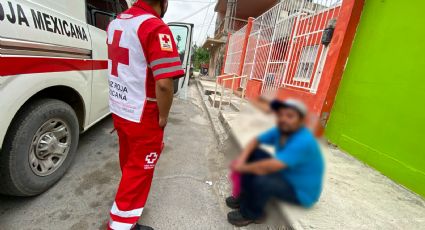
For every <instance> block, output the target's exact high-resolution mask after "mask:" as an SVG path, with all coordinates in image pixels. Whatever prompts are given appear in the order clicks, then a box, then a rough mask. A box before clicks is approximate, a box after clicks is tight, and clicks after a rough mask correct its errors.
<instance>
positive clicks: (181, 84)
mask: <svg viewBox="0 0 425 230" xmlns="http://www.w3.org/2000/svg"><path fill="white" fill-rule="evenodd" d="M168 26H169V27H170V29H171V32H172V33H173V36H174V40H175V41H176V44H177V48H178V52H179V55H180V59H181V62H182V68H183V69H184V70H185V76H184V77H182V78H179V79H176V80H175V81H174V93H175V95H176V96H179V97H181V98H186V97H187V87H188V85H189V78H190V73H191V71H190V66H191V57H192V32H193V24H189V23H181V22H171V23H168Z"/></svg>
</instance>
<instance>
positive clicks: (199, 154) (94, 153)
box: [0, 87, 233, 230]
mask: <svg viewBox="0 0 425 230" xmlns="http://www.w3.org/2000/svg"><path fill="white" fill-rule="evenodd" d="M200 103H201V100H200V98H199V97H198V96H197V95H196V91H195V90H194V88H193V87H192V88H191V90H190V92H189V98H188V100H181V99H177V100H176V101H175V104H174V106H173V109H172V112H171V119H170V122H169V125H168V127H167V130H166V137H165V143H166V148H165V150H164V152H163V154H162V156H161V158H160V160H159V164H158V166H157V169H156V173H155V178H154V183H153V187H152V190H151V193H150V197H149V200H148V204H147V206H146V209H145V212H144V214H143V218H142V220H141V222H142V223H144V224H147V225H151V226H153V227H155V229H233V227H231V226H230V225H228V224H227V223H226V212H227V211H228V209H226V208H225V207H224V204H223V199H222V198H223V197H224V196H225V195H226V193H227V191H228V185H227V183H226V179H225V175H226V169H225V167H224V165H225V163H223V162H224V159H223V158H224V157H223V154H219V151H218V150H219V149H220V148H219V146H217V144H216V140H215V139H214V135H213V132H212V129H211V126H210V125H211V124H210V123H209V120H208V119H207V115H206V113H205V111H203V109H202V107H201V104H200ZM111 130H112V120H111V118H110V117H108V118H106V119H104V120H103V121H101V122H100V123H99V124H97V125H96V126H94V127H93V128H91V129H90V130H89V131H87V132H86V133H84V134H83V135H82V136H81V139H80V145H79V149H78V155H77V157H76V159H75V161H74V164H73V165H72V167H71V169H70V170H69V171H68V173H67V174H66V175H65V177H64V178H63V179H62V180H61V181H60V182H59V183H57V184H56V185H55V186H54V187H53V188H51V189H50V190H48V191H47V192H45V193H44V194H42V195H40V196H37V197H32V198H16V197H7V196H0V230H15V229H20V230H21V229H34V230H38V229H43V230H44V229H53V230H56V229H72V230H84V229H105V227H106V223H107V221H108V213H109V208H110V207H111V205H112V202H113V199H114V195H115V191H116V187H117V184H118V182H119V179H120V169H119V165H118V154H117V153H118V144H117V143H118V142H117V136H116V133H113V134H111V133H110V131H111ZM210 181H211V182H213V184H212V185H209V184H208V183H207V182H210Z"/></svg>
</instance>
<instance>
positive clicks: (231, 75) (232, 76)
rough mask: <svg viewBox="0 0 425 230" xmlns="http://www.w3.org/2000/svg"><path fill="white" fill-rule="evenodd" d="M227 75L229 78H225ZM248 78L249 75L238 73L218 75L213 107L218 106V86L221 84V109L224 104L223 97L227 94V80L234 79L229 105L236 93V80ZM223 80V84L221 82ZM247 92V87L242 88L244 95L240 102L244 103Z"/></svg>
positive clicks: (219, 108) (219, 107)
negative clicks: (238, 74)
mask: <svg viewBox="0 0 425 230" xmlns="http://www.w3.org/2000/svg"><path fill="white" fill-rule="evenodd" d="M225 77H227V78H225ZM246 78H248V76H237V75H236V74H226V75H221V76H218V77H217V79H216V82H215V91H214V92H215V93H214V99H213V107H216V103H217V101H216V99H217V92H218V86H219V85H220V86H221V89H220V103H219V106H218V110H221V108H222V105H223V97H224V96H225V91H226V82H227V81H232V84H231V87H230V94H229V95H228V96H229V97H228V99H229V101H228V102H229V105H231V104H232V98H233V94H234V87H235V80H237V79H246ZM220 81H221V84H220ZM245 93H246V88H242V95H241V100H240V104H243V102H244V99H245Z"/></svg>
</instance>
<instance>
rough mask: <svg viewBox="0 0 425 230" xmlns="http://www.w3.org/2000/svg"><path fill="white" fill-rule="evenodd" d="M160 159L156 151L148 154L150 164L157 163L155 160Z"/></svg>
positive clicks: (147, 161) (147, 160) (147, 159)
mask: <svg viewBox="0 0 425 230" xmlns="http://www.w3.org/2000/svg"><path fill="white" fill-rule="evenodd" d="M157 159H158V154H156V153H150V154H149V155H147V156H146V159H145V160H146V163H148V164H153V163H155V161H156V160H157Z"/></svg>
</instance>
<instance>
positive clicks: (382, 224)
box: [198, 81, 425, 229]
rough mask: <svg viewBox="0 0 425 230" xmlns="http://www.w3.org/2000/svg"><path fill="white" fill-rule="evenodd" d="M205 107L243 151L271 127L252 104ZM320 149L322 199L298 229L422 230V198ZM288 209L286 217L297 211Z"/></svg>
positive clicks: (203, 87)
mask: <svg viewBox="0 0 425 230" xmlns="http://www.w3.org/2000/svg"><path fill="white" fill-rule="evenodd" d="M198 86H199V87H198V88H199V90H200V92H201V93H203V92H204V91H211V90H214V88H215V85H214V84H212V83H211V82H204V81H200V82H199V84H198ZM204 103H205V106H206V107H207V108H208V109H207V110H208V111H209V113H210V117H211V118H212V121H213V123H216V122H217V119H218V120H219V121H220V122H221V125H222V126H223V127H224V130H225V131H227V134H229V135H230V137H232V138H233V139H234V140H235V142H236V143H237V145H238V146H239V147H242V146H244V145H245V144H246V143H247V142H248V141H249V140H251V139H252V138H254V137H255V136H256V135H258V134H259V133H260V132H262V131H264V130H266V129H268V128H270V127H271V126H273V122H274V119H273V117H269V116H267V115H264V114H263V113H261V112H259V111H258V110H256V109H255V108H253V107H252V106H250V105H249V104H248V103H245V104H243V105H242V106H241V105H240V104H238V105H239V109H240V111H239V112H235V111H234V110H232V109H230V107H229V106H227V107H225V108H224V109H223V110H222V111H220V112H219V111H218V109H216V108H212V106H210V104H209V103H208V100H207V99H206V97H205V96H204ZM215 116H216V117H215ZM215 126H217V124H216V125H215ZM216 130H217V129H216ZM217 135H218V136H220V135H221V134H217ZM322 146H323V152H324V155H325V158H326V163H327V170H326V171H327V172H326V179H325V185H324V190H323V193H322V197H321V199H320V201H319V202H318V204H317V205H316V206H315V207H313V208H312V209H310V210H304V211H301V212H298V214H297V215H294V216H295V217H296V219H294V218H291V219H292V220H293V222H292V225H293V227H294V228H295V229H424V226H425V201H424V200H423V199H422V198H421V197H419V196H418V195H416V194H414V193H412V192H410V191H408V190H406V189H405V188H403V187H401V186H400V185H398V184H396V183H394V182H393V181H391V180H390V179H388V178H387V177H385V176H383V175H382V174H380V173H379V172H377V171H376V170H374V169H372V168H370V167H368V166H367V165H365V164H363V163H361V162H359V161H358V160H356V159H354V158H353V157H351V156H350V155H347V154H345V153H343V152H342V151H340V150H339V149H337V148H336V147H332V146H330V145H328V144H326V143H323V144H322ZM287 209H289V211H287V213H288V212H291V211H290V210H293V209H292V208H287ZM300 213H301V215H300Z"/></svg>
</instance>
